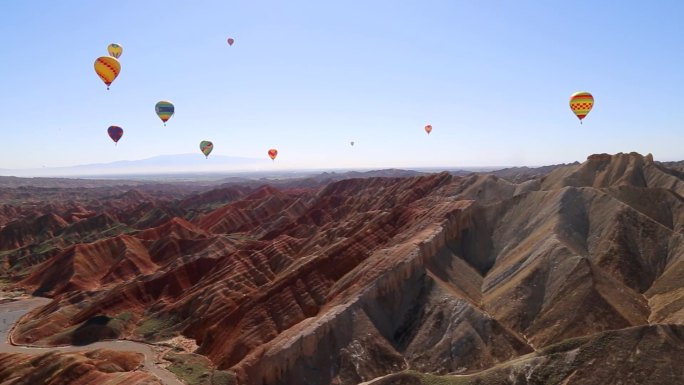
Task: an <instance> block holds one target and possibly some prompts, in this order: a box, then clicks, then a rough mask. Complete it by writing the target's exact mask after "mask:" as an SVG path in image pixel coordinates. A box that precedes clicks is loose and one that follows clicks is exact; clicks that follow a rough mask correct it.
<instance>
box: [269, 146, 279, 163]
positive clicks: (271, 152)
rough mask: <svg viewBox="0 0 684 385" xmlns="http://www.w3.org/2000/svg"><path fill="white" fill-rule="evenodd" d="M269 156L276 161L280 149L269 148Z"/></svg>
mask: <svg viewBox="0 0 684 385" xmlns="http://www.w3.org/2000/svg"><path fill="white" fill-rule="evenodd" d="M268 156H269V157H271V160H272V161H274V162H275V158H276V156H278V150H276V149H275V148H272V149H270V150H268Z"/></svg>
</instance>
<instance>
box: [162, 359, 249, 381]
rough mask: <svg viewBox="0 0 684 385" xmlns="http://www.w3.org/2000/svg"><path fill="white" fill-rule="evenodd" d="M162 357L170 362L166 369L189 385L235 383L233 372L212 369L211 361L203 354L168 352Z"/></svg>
mask: <svg viewBox="0 0 684 385" xmlns="http://www.w3.org/2000/svg"><path fill="white" fill-rule="evenodd" d="M164 359H165V360H168V361H170V362H171V365H170V366H169V367H168V370H169V371H170V372H171V373H173V374H175V375H176V376H177V377H178V378H180V379H181V380H183V381H185V383H187V384H189V385H234V384H237V381H236V378H235V375H234V374H233V373H231V372H227V371H222V370H214V368H213V365H212V364H211V361H209V359H208V358H206V357H204V356H201V355H198V354H191V353H190V354H178V353H172V352H169V353H167V354H166V355H165V356H164Z"/></svg>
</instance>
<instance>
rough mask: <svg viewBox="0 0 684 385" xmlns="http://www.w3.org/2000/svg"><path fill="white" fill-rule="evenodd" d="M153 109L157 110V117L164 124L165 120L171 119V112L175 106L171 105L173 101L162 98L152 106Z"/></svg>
mask: <svg viewBox="0 0 684 385" xmlns="http://www.w3.org/2000/svg"><path fill="white" fill-rule="evenodd" d="M154 111H155V112H157V115H158V116H159V119H161V120H162V122H164V125H165V126H166V122H167V121H168V120H169V119H171V116H173V113H174V112H175V107H174V106H173V103H171V102H169V101H168V100H162V101H160V102H158V103H157V104H156V105H155V106H154Z"/></svg>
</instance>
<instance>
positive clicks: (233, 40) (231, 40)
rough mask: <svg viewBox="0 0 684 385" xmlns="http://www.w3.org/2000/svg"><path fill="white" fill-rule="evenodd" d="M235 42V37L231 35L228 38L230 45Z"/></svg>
mask: <svg viewBox="0 0 684 385" xmlns="http://www.w3.org/2000/svg"><path fill="white" fill-rule="evenodd" d="M233 43H235V39H233V38H232V37H229V38H228V45H233Z"/></svg>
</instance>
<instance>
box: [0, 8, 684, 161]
mask: <svg viewBox="0 0 684 385" xmlns="http://www.w3.org/2000/svg"><path fill="white" fill-rule="evenodd" d="M653 3H654V4H655V3H657V5H652V4H651V2H644V1H617V0H616V1H600V2H592V3H591V4H590V3H578V2H561V1H515V2H513V1H503V0H502V1H474V0H472V1H455V0H452V1H413V2H407V1H396V0H395V1H344V2H341V1H340V2H329V1H287V2H285V1H240V2H235V1H202V2H188V1H169V0H166V1H144V2H142V1H119V2H115V3H111V4H113V6H106V5H105V4H106V3H105V2H90V1H7V2H3V3H2V5H0V7H1V8H0V47H2V49H1V50H0V59H1V60H0V63H1V64H0V133H1V136H0V169H14V168H26V167H42V166H47V167H57V166H68V165H75V164H87V163H100V162H111V161H116V160H124V159H129V160H132V159H143V158H148V157H152V156H155V155H162V154H182V153H197V155H198V156H202V155H201V154H200V152H199V148H198V145H199V142H200V141H201V140H203V139H208V140H212V141H213V142H214V145H215V149H214V153H213V154H219V155H229V156H239V157H253V158H266V156H267V155H266V152H267V150H268V149H269V148H271V147H275V148H278V150H279V152H280V153H279V155H278V159H277V160H276V162H275V164H274V165H273V166H274V167H276V168H324V167H332V168H335V167H345V168H346V167H359V168H361V167H363V168H368V167H411V166H414V167H418V166H421V167H429V166H443V167H458V166H492V165H543V164H551V163H562V162H572V161H575V160H580V161H581V160H583V159H585V158H586V156H587V155H589V154H592V153H597V152H608V153H615V152H620V151H623V152H624V151H638V152H641V153H644V154H645V153H648V152H652V153H653V154H654V157H655V158H656V160H678V159H684V146H682V143H684V130H683V129H684V108H682V105H683V104H684V93H683V92H682V85H684V27H683V26H682V25H684V23H682V20H684V3H683V2H680V1H674V0H673V1H658V2H653ZM228 37H233V38H234V39H235V44H234V45H233V46H232V47H230V46H228V44H227V43H226V39H227V38H228ZM112 42H118V43H120V44H121V45H123V47H124V52H123V55H122V56H121V58H120V62H121V65H122V70H121V74H120V75H119V77H118V78H117V79H116V80H115V81H114V83H113V84H112V87H111V90H110V91H106V88H105V85H104V84H103V83H102V82H101V80H100V79H99V78H98V77H97V76H96V74H95V72H94V70H93V62H94V60H95V59H96V58H97V57H98V56H102V55H106V48H107V45H108V44H109V43H112ZM580 90H587V91H590V92H591V93H592V94H593V95H594V97H595V99H596V104H595V107H594V110H593V111H592V112H591V113H590V114H589V115H588V116H587V118H586V119H585V121H584V124H583V125H580V124H579V121H578V120H577V118H576V117H575V116H574V115H573V114H572V112H571V111H570V109H569V107H568V98H569V96H570V94H571V93H573V92H575V91H580ZM163 99H167V100H171V101H173V102H174V104H175V105H176V115H175V116H174V117H173V118H171V120H170V121H169V123H168V124H167V126H166V127H164V126H163V125H162V123H161V121H160V120H159V119H158V117H157V116H156V115H155V113H154V105H155V103H156V102H157V101H159V100H163ZM428 123H429V124H432V125H433V127H434V129H433V132H432V134H431V135H430V136H428V135H426V134H425V132H424V131H423V126H424V125H425V124H428ZM110 125H119V126H121V127H123V128H124V130H125V133H124V136H123V138H122V139H121V141H120V142H119V145H118V146H116V147H115V146H114V144H113V143H112V142H111V140H110V139H109V137H107V134H106V130H107V127H108V126H110ZM352 140H353V141H354V142H355V146H354V147H351V146H350V145H349V142H350V141H352Z"/></svg>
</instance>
